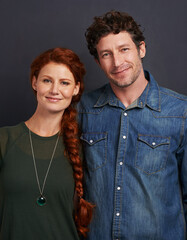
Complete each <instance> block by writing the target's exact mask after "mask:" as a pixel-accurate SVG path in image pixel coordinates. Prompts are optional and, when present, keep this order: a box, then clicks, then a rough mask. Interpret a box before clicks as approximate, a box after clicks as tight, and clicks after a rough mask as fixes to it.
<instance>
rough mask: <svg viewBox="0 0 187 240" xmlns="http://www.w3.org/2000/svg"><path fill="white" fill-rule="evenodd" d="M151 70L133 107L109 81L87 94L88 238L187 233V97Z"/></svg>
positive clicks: (174, 237) (172, 238)
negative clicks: (91, 207) (91, 209)
mask: <svg viewBox="0 0 187 240" xmlns="http://www.w3.org/2000/svg"><path fill="white" fill-rule="evenodd" d="M145 76H146V78H147V80H148V84H147V86H146V88H145V90H144V91H143V93H142V94H141V96H140V97H139V98H138V99H137V101H136V104H132V105H131V106H129V107H128V108H125V106H124V105H123V104H122V103H121V102H120V100H119V99H117V97H116V96H115V94H114V93H113V91H112V89H111V87H110V85H109V84H107V85H105V86H104V87H102V88H100V89H98V90H95V91H93V92H91V93H87V94H84V95H83V97H82V99H81V103H80V105H79V117H80V118H79V120H80V124H81V127H82V135H81V139H82V142H83V149H84V157H85V197H86V199H87V200H89V201H91V202H93V203H94V204H95V205H96V207H95V211H94V216H93V220H92V223H91V225H90V233H89V234H88V238H87V239H89V240H111V239H112V240H186V239H187V237H186V223H187V121H186V116H187V101H186V100H187V98H186V97H185V96H183V95H180V94H178V93H176V92H173V91H171V90H168V89H166V88H163V87H159V86H158V84H157V83H156V81H155V80H154V78H153V77H152V76H151V74H149V73H148V72H146V71H145Z"/></svg>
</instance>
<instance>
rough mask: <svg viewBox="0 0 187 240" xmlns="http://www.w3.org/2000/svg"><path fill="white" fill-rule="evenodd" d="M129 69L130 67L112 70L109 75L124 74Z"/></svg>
mask: <svg viewBox="0 0 187 240" xmlns="http://www.w3.org/2000/svg"><path fill="white" fill-rule="evenodd" d="M129 69H130V66H128V67H124V68H122V69H117V70H114V71H112V72H111V73H112V74H120V73H124V72H125V71H127V70H129Z"/></svg>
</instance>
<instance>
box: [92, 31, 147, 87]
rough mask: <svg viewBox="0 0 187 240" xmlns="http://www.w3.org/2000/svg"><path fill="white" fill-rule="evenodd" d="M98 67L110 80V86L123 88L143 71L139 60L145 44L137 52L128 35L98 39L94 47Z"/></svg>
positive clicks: (125, 33)
mask: <svg viewBox="0 0 187 240" xmlns="http://www.w3.org/2000/svg"><path fill="white" fill-rule="evenodd" d="M96 49H97V52H98V57H99V61H98V63H99V65H100V67H101V68H102V70H103V71H104V72H105V74H106V75H107V77H108V78H109V79H110V83H111V85H114V86H115V87H119V88H125V87H128V86H130V85H132V84H133V83H134V82H135V81H136V80H137V79H139V76H140V73H141V71H143V67H142V61H141V58H143V57H144V56H145V43H144V42H143V41H142V42H141V43H140V47H139V50H138V49H137V47H136V45H135V43H134V42H133V41H132V39H131V36H130V34H129V33H127V32H125V31H122V32H120V33H118V34H113V33H110V34H108V35H107V36H105V37H103V38H101V39H100V41H99V42H98V44H97V46H96Z"/></svg>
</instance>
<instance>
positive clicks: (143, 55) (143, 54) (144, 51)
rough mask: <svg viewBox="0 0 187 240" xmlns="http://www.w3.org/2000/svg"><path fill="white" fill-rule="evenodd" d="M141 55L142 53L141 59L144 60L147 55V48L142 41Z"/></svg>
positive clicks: (140, 46)
mask: <svg viewBox="0 0 187 240" xmlns="http://www.w3.org/2000/svg"><path fill="white" fill-rule="evenodd" d="M139 53H140V57H141V58H144V57H145V54H146V46H145V42H144V41H141V42H140V45H139Z"/></svg>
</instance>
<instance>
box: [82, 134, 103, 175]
mask: <svg viewBox="0 0 187 240" xmlns="http://www.w3.org/2000/svg"><path fill="white" fill-rule="evenodd" d="M81 140H82V141H83V150H84V156H85V161H86V165H87V167H88V169H89V170H91V171H95V170H97V169H99V168H101V167H103V166H104V165H105V164H106V162H107V133H105V132H102V133H98V132H89V133H82V135H81Z"/></svg>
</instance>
